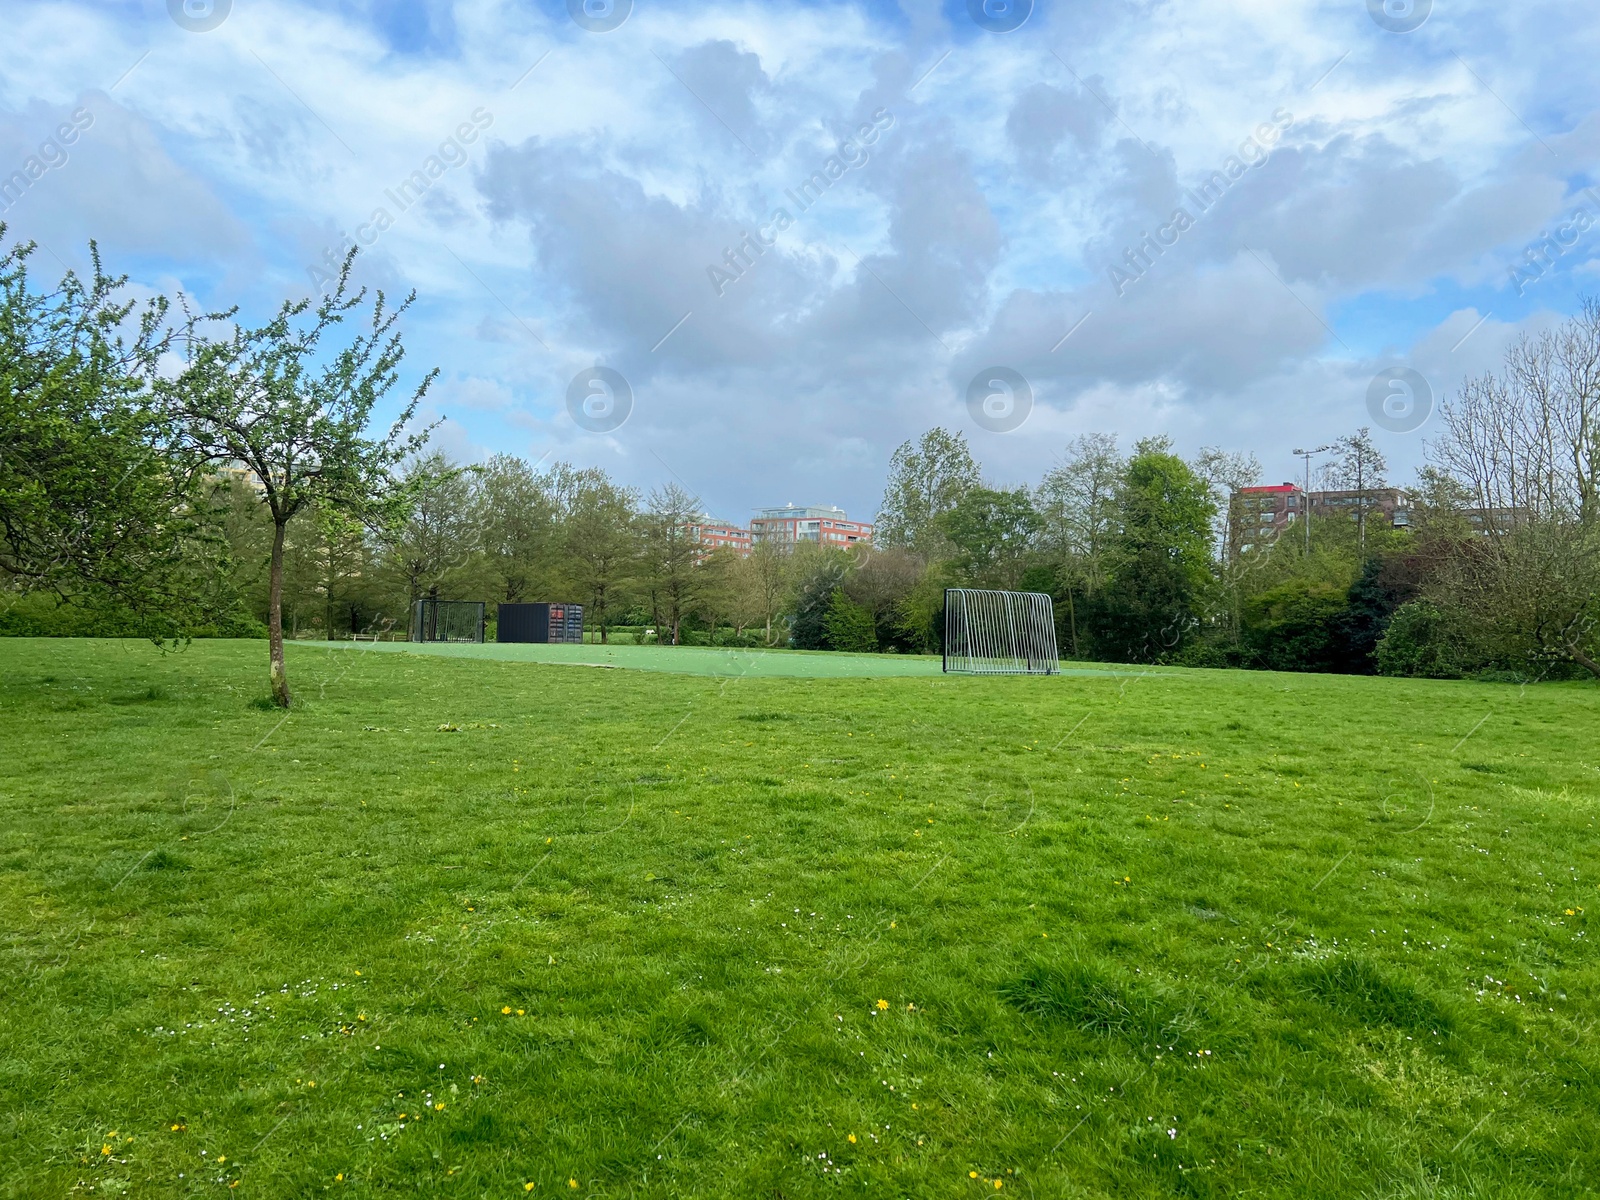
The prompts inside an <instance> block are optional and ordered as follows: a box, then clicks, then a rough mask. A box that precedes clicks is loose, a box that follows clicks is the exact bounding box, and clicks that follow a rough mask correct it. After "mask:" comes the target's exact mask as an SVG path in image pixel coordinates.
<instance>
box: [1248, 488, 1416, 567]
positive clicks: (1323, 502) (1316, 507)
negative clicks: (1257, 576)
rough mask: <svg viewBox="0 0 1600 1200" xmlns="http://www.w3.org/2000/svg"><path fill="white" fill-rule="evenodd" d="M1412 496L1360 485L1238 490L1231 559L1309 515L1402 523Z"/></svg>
mask: <svg viewBox="0 0 1600 1200" xmlns="http://www.w3.org/2000/svg"><path fill="white" fill-rule="evenodd" d="M1410 504H1411V498H1410V495H1409V494H1408V493H1407V492H1405V491H1404V490H1403V489H1401V488H1392V487H1382V488H1361V489H1359V490H1357V489H1353V488H1352V489H1346V490H1339V489H1335V490H1330V491H1320V492H1307V491H1306V490H1305V489H1304V488H1301V487H1299V486H1298V485H1296V484H1293V483H1275V484H1265V485H1262V486H1260V487H1247V488H1239V489H1238V490H1237V491H1235V492H1234V493H1233V496H1232V498H1231V500H1230V509H1229V514H1228V517H1229V519H1228V551H1229V555H1230V557H1234V558H1237V557H1238V556H1239V555H1240V554H1243V553H1245V552H1246V551H1249V550H1252V549H1254V548H1255V547H1257V546H1261V545H1265V544H1266V543H1268V542H1271V541H1273V540H1274V539H1276V538H1277V536H1278V535H1279V534H1280V533H1282V532H1283V531H1284V530H1285V529H1287V528H1289V527H1290V526H1291V525H1293V524H1295V523H1296V522H1297V521H1301V520H1304V519H1305V516H1306V513H1307V511H1308V510H1309V512H1310V515H1311V516H1312V517H1313V518H1315V519H1320V518H1324V517H1351V518H1354V517H1355V516H1356V515H1357V514H1359V513H1362V512H1365V513H1366V516H1367V520H1368V521H1369V522H1387V523H1388V524H1390V525H1395V526H1400V527H1404V526H1406V525H1409V524H1410V523H1411V517H1410V511H1409V510H1410Z"/></svg>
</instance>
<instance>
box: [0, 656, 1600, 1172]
mask: <svg viewBox="0 0 1600 1200" xmlns="http://www.w3.org/2000/svg"><path fill="white" fill-rule="evenodd" d="M584 649H588V650H592V649H593V648H592V647H586V648H584ZM289 668H290V681H291V683H292V684H293V685H294V686H295V688H296V694H297V697H298V699H299V705H298V707H297V708H296V709H295V710H294V712H293V714H292V715H290V716H289V717H288V718H287V719H285V718H284V717H283V716H282V714H280V713H278V712H275V711H269V710H266V709H263V708H261V707H258V706H257V703H258V702H259V700H260V698H261V697H262V696H263V695H264V694H265V692H266V652H265V646H264V645H263V644H261V643H227V642H220V643H200V644H196V645H194V646H193V647H192V648H190V649H188V650H187V651H185V652H182V653H177V654H167V655H162V654H160V653H159V652H157V651H156V650H155V649H154V648H153V647H151V646H149V645H148V644H144V643H138V642H116V641H103V642H89V641H28V640H5V641H0V730H3V735H0V737H3V740H0V746H3V753H0V814H3V817H0V911H3V928H4V945H3V957H0V1100H3V1106H0V1113H3V1117H0V1194H4V1195H17V1196H35V1195H38V1196H61V1195H68V1194H81V1193H96V1194H105V1195H117V1194H122V1193H124V1192H126V1193H127V1194H130V1195H190V1194H193V1195H218V1196H221V1195H228V1194H236V1195H240V1196H244V1195H254V1196H262V1197H287V1196H307V1195H317V1196H321V1195H324V1194H328V1195H335V1196H338V1195H349V1196H367V1195H375V1194H386V1195H414V1194H419V1193H422V1194H429V1195H442V1196H462V1197H468V1196H470V1197H479V1196H483V1197H507V1198H509V1197H512V1196H524V1195H528V1194H532V1195H535V1196H541V1195H542V1196H553V1195H561V1196H567V1195H574V1196H578V1195H581V1196H727V1197H740V1198H762V1200H765V1198H772V1197H787V1198H797V1197H809V1196H831V1195H849V1196H873V1197H897V1196H910V1197H924V1196H927V1197H953V1198H954V1197H978V1196H989V1195H994V1194H995V1193H996V1191H997V1190H999V1191H1000V1193H1001V1194H1003V1195H1004V1194H1011V1193H1018V1194H1022V1195H1027V1196H1030V1197H1041V1198H1042V1197H1072V1196H1116V1197H1133V1196H1152V1197H1155V1196H1172V1195H1193V1196H1223V1195H1251V1196H1285V1197H1329V1198H1334V1197H1337V1198H1340V1200H1345V1198H1348V1197H1354V1196H1374V1197H1378V1196H1382V1197H1391V1196H1392V1197H1401V1196H1417V1197H1422V1196H1439V1197H1446V1196H1449V1197H1456V1196H1462V1197H1466V1196H1471V1197H1484V1198H1491V1197H1492V1198H1495V1200H1500V1198H1505V1197H1518V1196H1534V1195H1541V1196H1543V1195H1548V1196H1576V1195H1591V1194H1594V1188H1595V1187H1596V1186H1597V1183H1600V1133H1597V1132H1596V1113H1597V1111H1600V1085H1597V1079H1596V1074H1597V1071H1600V1044H1597V1039H1596V1037H1595V1036H1594V1031H1595V1026H1596V1021H1597V1020H1600V996H1597V994H1596V985H1597V984H1600V971H1597V969H1596V957H1595V953H1594V950H1593V948H1592V947H1591V945H1590V943H1589V939H1588V937H1587V921H1588V912H1587V911H1586V910H1595V911H1597V912H1600V890H1597V886H1596V885H1597V881H1600V871H1597V870H1596V866H1597V864H1596V862H1595V857H1596V855H1595V846H1596V842H1595V815H1596V798H1597V795H1600V748H1597V747H1600V716H1597V709H1600V689H1596V688H1594V687H1592V686H1582V685H1565V684H1547V685H1540V686H1537V687H1532V688H1527V689H1519V688H1517V687H1514V686H1499V685H1496V686H1491V685H1477V684H1467V683H1432V682H1406V681H1397V680H1378V679H1353V678H1338V677H1314V676H1288V675H1271V674H1246V673H1232V672H1193V671H1171V672H1164V673H1162V674H1160V675H1149V676H1141V675H1137V674H1123V675H1120V676H1118V675H1112V674H1090V675H1080V676H1063V677H1057V678H1033V679H1029V678H998V679H967V678H962V679H954V678H952V679H945V678H940V677H938V676H932V677H899V678H875V679H869V678H863V679H841V678H834V679H804V678H783V677H760V676H733V677H727V676H724V677H721V678H718V677H708V676H697V675H674V674H663V673H660V672H650V671H630V670H594V669H585V668H581V667H576V666H563V665H552V664H546V663H536V662H512V661H499V660H494V659H489V658H472V657H452V656H433V657H421V656H413V655H409V654H399V653H366V652H361V651H355V650H350V649H345V650H342V651H332V650H327V649H324V648H319V647H312V646H296V647H293V648H292V649H291V651H290V659H289Z"/></svg>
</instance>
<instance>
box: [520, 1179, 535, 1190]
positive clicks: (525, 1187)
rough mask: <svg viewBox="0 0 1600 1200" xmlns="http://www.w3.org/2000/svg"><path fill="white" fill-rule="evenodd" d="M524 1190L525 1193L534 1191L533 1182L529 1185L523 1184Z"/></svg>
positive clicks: (528, 1183)
mask: <svg viewBox="0 0 1600 1200" xmlns="http://www.w3.org/2000/svg"><path fill="white" fill-rule="evenodd" d="M522 1190H523V1191H525V1192H531V1191H533V1182H532V1180H530V1181H528V1182H527V1183H525V1184H523V1185H522Z"/></svg>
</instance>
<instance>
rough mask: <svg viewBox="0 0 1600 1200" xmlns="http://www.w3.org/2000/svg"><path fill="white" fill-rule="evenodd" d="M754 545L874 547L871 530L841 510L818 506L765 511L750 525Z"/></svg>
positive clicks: (784, 507) (768, 509) (793, 506)
mask: <svg viewBox="0 0 1600 1200" xmlns="http://www.w3.org/2000/svg"><path fill="white" fill-rule="evenodd" d="M750 539H751V541H752V542H774V543H776V544H778V545H780V546H795V545H798V544H799V543H801V542H813V543H815V544H817V545H821V546H855V545H871V543H872V526H871V525H870V524H869V523H867V522H866V521H852V520H851V519H850V517H849V514H848V513H846V512H845V511H844V509H842V508H836V507H832V506H827V507H824V506H818V505H813V506H810V507H804V508H797V507H796V506H795V505H793V504H786V505H784V506H783V507H782V508H763V509H761V510H760V511H758V512H757V513H756V515H755V516H754V517H753V518H752V519H751V521H750Z"/></svg>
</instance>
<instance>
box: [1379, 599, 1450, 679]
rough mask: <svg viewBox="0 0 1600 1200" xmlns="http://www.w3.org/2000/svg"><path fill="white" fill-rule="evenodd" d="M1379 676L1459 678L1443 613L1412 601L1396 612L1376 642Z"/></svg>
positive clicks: (1433, 606) (1424, 602)
mask: <svg viewBox="0 0 1600 1200" xmlns="http://www.w3.org/2000/svg"><path fill="white" fill-rule="evenodd" d="M1378 673H1379V674H1380V675H1410V676H1414V677H1419V678H1424V679H1455V678H1459V677H1460V675H1461V663H1460V658H1459V655H1458V654H1457V651H1456V648H1455V645H1454V643H1453V640H1452V639H1451V637H1450V630H1449V619H1448V617H1447V616H1446V614H1445V612H1444V610H1443V609H1441V608H1440V607H1439V606H1438V605H1437V604H1435V603H1433V601H1431V600H1413V601H1412V602H1411V603H1409V604H1402V605H1401V606H1400V607H1399V608H1398V609H1396V610H1395V614H1394V619H1393V620H1391V621H1390V622H1389V628H1388V629H1387V630H1385V631H1384V635H1383V637H1382V638H1381V639H1380V640H1379V642H1378Z"/></svg>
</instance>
